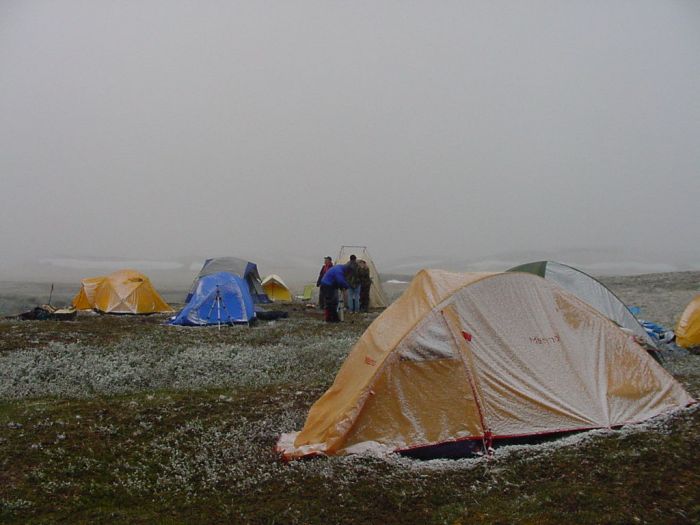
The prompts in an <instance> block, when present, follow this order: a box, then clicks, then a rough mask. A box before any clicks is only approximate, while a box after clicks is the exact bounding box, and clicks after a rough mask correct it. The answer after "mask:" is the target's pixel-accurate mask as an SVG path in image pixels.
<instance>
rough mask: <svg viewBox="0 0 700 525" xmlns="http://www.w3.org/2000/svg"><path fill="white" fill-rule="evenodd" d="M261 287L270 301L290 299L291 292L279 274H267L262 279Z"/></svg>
mask: <svg viewBox="0 0 700 525" xmlns="http://www.w3.org/2000/svg"><path fill="white" fill-rule="evenodd" d="M262 287H263V290H264V292H265V295H267V296H268V297H269V298H270V300H271V301H273V302H285V301H291V300H292V292H291V291H290V290H289V287H288V286H287V285H286V284H284V281H283V280H282V278H281V277H280V276H279V275H275V274H272V275H268V276H267V277H265V279H263V282H262Z"/></svg>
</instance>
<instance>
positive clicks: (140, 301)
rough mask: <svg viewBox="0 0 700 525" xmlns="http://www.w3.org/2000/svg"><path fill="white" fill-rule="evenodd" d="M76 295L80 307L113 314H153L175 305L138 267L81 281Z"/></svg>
mask: <svg viewBox="0 0 700 525" xmlns="http://www.w3.org/2000/svg"><path fill="white" fill-rule="evenodd" d="M81 284H82V286H81V287H80V291H79V292H78V294H77V295H76V296H75V297H74V298H73V306H74V307H75V308H76V309H78V310H97V311H99V312H103V313H110V314H151V313H155V312H172V311H173V309H172V308H171V307H170V305H168V303H166V302H165V301H164V300H163V298H162V297H161V296H160V295H159V294H158V292H156V290H155V289H154V288H153V285H151V281H150V280H149V279H148V277H146V276H145V275H143V274H141V273H139V272H137V271H135V270H119V271H116V272H114V273H112V274H110V275H107V276H102V277H89V278H87V279H83V280H82V281H81Z"/></svg>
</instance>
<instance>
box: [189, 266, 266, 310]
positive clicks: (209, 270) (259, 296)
mask: <svg viewBox="0 0 700 525" xmlns="http://www.w3.org/2000/svg"><path fill="white" fill-rule="evenodd" d="M219 272H228V273H232V274H233V275H238V276H239V277H242V278H243V279H245V281H246V282H247V283H248V288H249V291H250V296H251V297H252V298H253V302H255V303H269V302H270V298H269V297H268V296H267V295H265V291H264V290H263V287H262V282H261V281H260V274H259V273H258V266H257V265H256V264H255V263H252V262H250V261H246V260H244V259H238V258H237V257H216V258H213V259H207V260H206V261H204V265H203V266H202V269H201V270H200V271H199V273H198V274H197V277H195V278H194V282H193V283H192V286H191V287H190V291H189V293H188V294H187V298H186V299H185V302H186V303H189V302H190V299H191V298H192V295H193V294H194V291H195V289H196V288H197V281H199V279H201V278H202V277H204V276H205V275H211V274H214V273H219Z"/></svg>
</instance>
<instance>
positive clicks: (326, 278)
mask: <svg viewBox="0 0 700 525" xmlns="http://www.w3.org/2000/svg"><path fill="white" fill-rule="evenodd" d="M350 273H352V268H351V267H350V266H348V265H347V264H336V265H335V266H333V268H331V269H330V270H328V271H327V272H326V273H325V274H324V275H323V277H322V278H321V290H320V293H321V296H322V297H323V301H324V307H325V308H324V312H325V319H326V322H327V323H339V322H340V317H338V290H347V289H348V288H349V287H350V285H349V284H348V281H347V277H348V275H350Z"/></svg>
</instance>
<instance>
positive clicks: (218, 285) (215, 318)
mask: <svg viewBox="0 0 700 525" xmlns="http://www.w3.org/2000/svg"><path fill="white" fill-rule="evenodd" d="M254 317H255V311H254V309H253V299H252V297H251V296H250V291H249V288H248V283H247V282H246V281H245V279H243V278H242V277H239V276H238V275H233V274H232V273H228V272H219V273H214V274H211V275H205V276H203V277H201V278H200V279H199V280H198V281H197V287H196V288H195V290H194V292H193V293H192V295H191V297H190V299H189V301H188V302H187V304H186V305H185V307H184V308H183V309H182V310H180V312H179V313H178V314H177V315H176V316H175V317H174V318H173V319H172V321H170V324H176V325H187V326H206V325H217V324H233V323H248V322H250V321H251V320H252V319H253V318H254Z"/></svg>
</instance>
